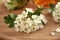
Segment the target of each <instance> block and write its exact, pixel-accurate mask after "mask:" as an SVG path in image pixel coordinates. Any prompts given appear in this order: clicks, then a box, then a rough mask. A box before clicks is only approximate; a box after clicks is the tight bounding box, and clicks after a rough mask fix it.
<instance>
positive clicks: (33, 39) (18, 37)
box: [0, 0, 60, 40]
mask: <svg viewBox="0 0 60 40" xmlns="http://www.w3.org/2000/svg"><path fill="white" fill-rule="evenodd" d="M1 1H2V0H0V38H3V39H4V40H60V33H57V34H56V35H55V36H51V35H50V33H51V32H52V31H54V30H55V29H56V28H57V27H59V26H60V24H59V23H55V22H54V21H53V19H52V16H51V14H49V13H48V14H47V15H46V18H47V20H48V22H47V24H46V25H45V28H44V29H39V30H38V31H36V32H32V33H29V34H27V33H24V32H16V31H14V28H12V29H10V28H8V25H7V24H5V23H4V16H6V15H7V14H8V13H9V12H8V11H7V10H6V8H5V7H4V6H3V4H2V2H1ZM26 7H30V8H33V9H34V10H35V9H36V7H35V5H33V3H32V1H31V2H30V3H29V4H28V5H27V6H26ZM21 11H22V9H19V10H15V11H13V12H14V13H15V14H19V13H21ZM44 13H45V14H46V13H47V12H46V11H45V12H44Z"/></svg>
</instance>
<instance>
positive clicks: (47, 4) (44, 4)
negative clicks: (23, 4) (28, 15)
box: [34, 0, 60, 8]
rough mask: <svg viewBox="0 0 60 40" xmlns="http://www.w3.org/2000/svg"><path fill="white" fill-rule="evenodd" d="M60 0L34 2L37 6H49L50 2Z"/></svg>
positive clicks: (54, 2)
mask: <svg viewBox="0 0 60 40" xmlns="http://www.w3.org/2000/svg"><path fill="white" fill-rule="evenodd" d="M58 1H60V0H34V3H35V4H36V6H37V7H40V6H44V7H45V8H48V7H49V6H50V4H54V5H55V4H56V3H57V2H58Z"/></svg>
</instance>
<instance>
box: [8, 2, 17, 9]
mask: <svg viewBox="0 0 60 40" xmlns="http://www.w3.org/2000/svg"><path fill="white" fill-rule="evenodd" d="M15 7H16V6H15V5H14V4H13V3H8V8H9V10H14V9H15Z"/></svg>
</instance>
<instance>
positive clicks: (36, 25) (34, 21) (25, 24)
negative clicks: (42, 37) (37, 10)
mask: <svg viewBox="0 0 60 40" xmlns="http://www.w3.org/2000/svg"><path fill="white" fill-rule="evenodd" d="M28 12H31V13H34V11H33V9H31V8H26V11H23V12H22V13H21V14H20V15H18V16H17V18H16V20H15V21H14V23H15V25H14V27H15V30H16V31H17V32H19V31H20V32H22V31H23V32H26V33H30V32H32V31H36V30H38V29H40V28H44V24H46V23H47V20H46V18H45V16H44V15H43V14H40V15H39V16H38V15H32V16H31V17H28Z"/></svg>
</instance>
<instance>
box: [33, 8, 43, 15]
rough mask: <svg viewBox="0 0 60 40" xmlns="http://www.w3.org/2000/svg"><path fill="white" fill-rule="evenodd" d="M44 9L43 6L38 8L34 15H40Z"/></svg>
mask: <svg viewBox="0 0 60 40" xmlns="http://www.w3.org/2000/svg"><path fill="white" fill-rule="evenodd" d="M42 10H43V8H38V9H37V10H36V11H35V12H34V15H40V14H41V11H42Z"/></svg>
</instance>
